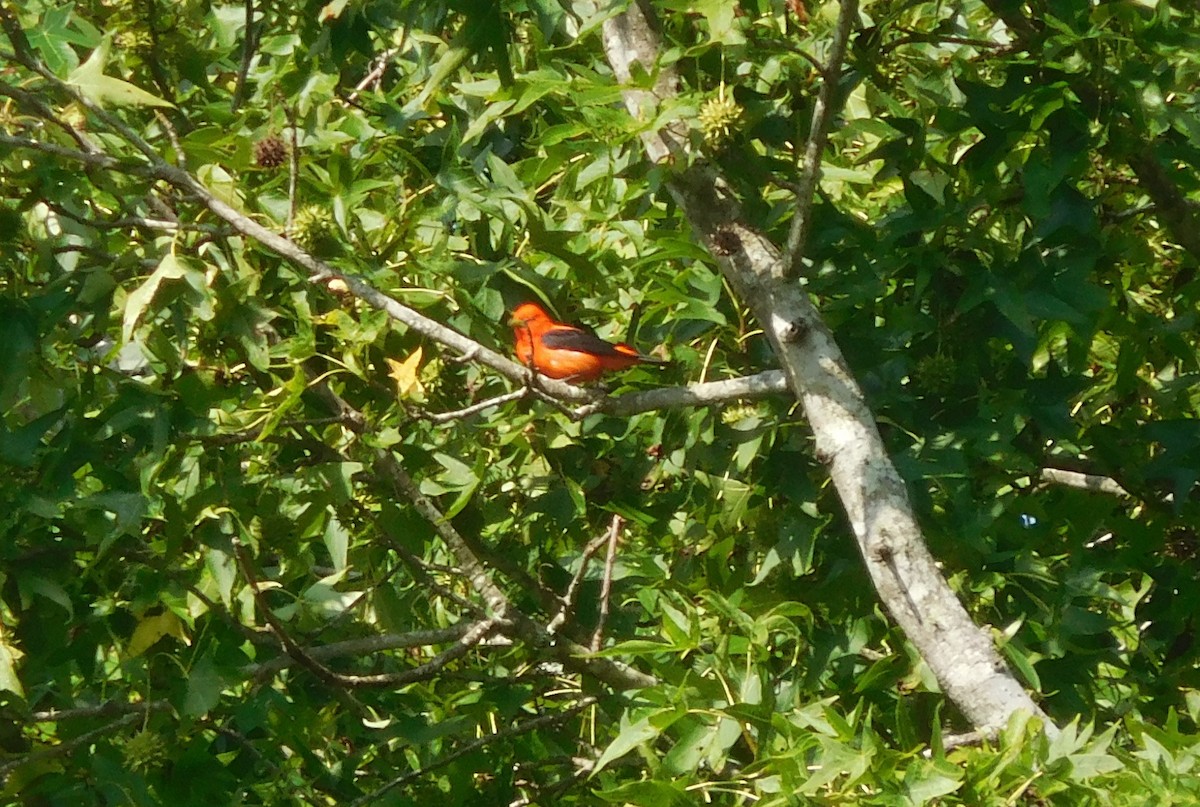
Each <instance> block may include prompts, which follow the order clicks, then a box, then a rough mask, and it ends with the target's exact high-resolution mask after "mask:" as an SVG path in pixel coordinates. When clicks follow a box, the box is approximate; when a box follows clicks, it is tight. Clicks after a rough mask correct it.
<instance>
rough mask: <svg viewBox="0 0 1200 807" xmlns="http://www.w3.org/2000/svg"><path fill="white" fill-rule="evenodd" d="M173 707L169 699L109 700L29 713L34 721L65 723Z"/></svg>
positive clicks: (30, 718) (31, 720) (160, 710)
mask: <svg viewBox="0 0 1200 807" xmlns="http://www.w3.org/2000/svg"><path fill="white" fill-rule="evenodd" d="M170 709H171V703H170V701H167V700H158V701H140V702H138V703H121V702H117V701H109V702H108V703H99V704H96V705H95V706H76V707H74V708H72V709H45V710H42V711H39V712H33V713H32V714H30V715H29V720H30V722H32V723H63V722H66V721H68V720H91V719H93V718H97V717H113V716H115V715H127V714H130V713H136V714H144V713H146V712H165V711H169V710H170Z"/></svg>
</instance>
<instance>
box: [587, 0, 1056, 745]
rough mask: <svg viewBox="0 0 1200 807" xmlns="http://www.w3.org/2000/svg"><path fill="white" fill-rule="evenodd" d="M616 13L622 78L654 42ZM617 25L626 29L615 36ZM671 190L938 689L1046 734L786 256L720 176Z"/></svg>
mask: <svg viewBox="0 0 1200 807" xmlns="http://www.w3.org/2000/svg"><path fill="white" fill-rule="evenodd" d="M617 20H619V21H612V22H611V24H610V23H606V24H605V29H604V30H605V36H604V46H605V51H606V54H607V56H608V60H609V62H610V63H611V64H612V65H613V71H614V73H615V74H616V75H617V76H622V75H631V74H632V65H633V64H634V63H639V64H641V65H642V66H644V67H645V69H647V70H650V69H653V67H654V65H655V64H656V62H657V60H658V56H659V53H658V42H657V37H656V36H655V35H654V33H653V31H654V29H653V26H652V25H651V23H650V21H649V20H648V19H647V17H646V16H645V10H644V8H643V6H641V5H639V4H635V5H632V6H631V7H630V8H629V10H628V11H627V12H625V13H623V14H622V15H620V16H619V17H618V18H617ZM626 31H633V32H635V33H634V35H631V36H625V35H624V32H626ZM661 97H662V96H661V95H660V98H661ZM627 106H632V105H631V104H629V103H628V102H627ZM661 139H662V135H661V134H657V135H656V133H655V132H652V131H651V132H647V133H645V134H643V141H644V142H646V143H647V144H648V146H647V152H648V154H649V155H650V156H651V158H656V159H657V158H658V157H657V155H658V154H659V153H660V151H659V150H658V149H656V148H652V147H651V146H650V145H649V144H653V143H656V142H658V141H660V140H661ZM671 192H672V194H673V196H674V197H675V199H676V201H677V202H678V204H679V206H680V208H681V209H682V210H683V212H684V215H685V216H686V217H687V220H688V222H689V223H690V224H691V227H692V230H693V232H694V233H695V235H696V237H697V238H698V239H699V240H700V241H701V242H702V243H703V244H704V245H705V246H706V247H707V248H708V249H709V251H710V252H712V254H713V256H714V258H715V260H716V261H717V263H718V265H719V266H720V268H721V271H722V273H723V274H724V276H725V278H726V280H728V282H729V284H730V286H731V287H732V288H733V290H734V292H735V293H737V294H738V296H739V297H741V298H742V299H743V300H745V302H746V303H748V305H749V307H750V309H751V310H752V312H753V313H754V315H755V317H756V318H757V319H758V321H759V323H760V324H761V325H762V328H763V330H764V332H765V333H766V335H767V336H768V338H769V339H770V341H771V344H772V346H773V347H774V350H775V353H776V355H777V357H778V358H779V362H780V364H781V365H782V367H783V371H784V375H785V376H786V378H787V382H788V386H789V387H790V389H791V390H792V393H793V394H794V395H795V396H796V398H797V400H799V401H800V402H801V404H802V405H803V407H804V413H805V415H806V418H807V420H808V423H809V424H810V425H811V427H812V430H813V436H814V439H815V443H816V456H817V458H818V459H819V460H821V461H822V462H823V463H825V464H826V466H827V467H828V469H829V475H830V479H831V480H832V482H833V484H834V487H835V488H836V490H837V493H838V496H839V498H840V499H841V502H842V506H843V507H844V508H845V510H846V516H847V520H848V521H849V525H850V528H851V530H852V532H853V534H854V537H855V539H856V541H857V543H858V547H859V551H860V552H861V554H862V557H863V560H864V562H865V564H866V568H867V571H868V573H869V574H870V575H871V579H872V582H873V583H874V584H875V588H876V590H877V591H878V592H879V596H880V598H881V599H882V600H883V602H884V604H885V605H886V606H887V608H888V610H889V611H890V613H891V615H892V617H893V619H895V621H896V622H897V623H898V624H899V625H900V627H901V628H902V629H903V630H904V632H905V634H906V635H907V636H908V638H909V640H910V641H911V642H912V643H913V645H915V647H916V648H917V650H918V651H919V652H920V654H921V656H922V657H923V659H924V660H925V661H926V663H928V664H929V666H930V668H931V669H932V670H933V672H934V674H935V675H936V676H937V679H938V681H939V682H940V684H941V685H942V688H943V690H944V691H945V692H946V694H947V696H948V697H949V698H950V699H951V700H952V701H953V702H954V704H955V705H956V706H958V708H959V709H960V710H962V712H963V713H964V714H965V715H966V716H967V718H968V719H969V720H970V721H971V722H972V723H973V724H974V725H975V726H976V727H977V728H979V729H982V730H985V731H995V730H997V729H999V728H1000V727H1002V726H1004V725H1005V724H1006V723H1007V721H1008V719H1009V717H1010V716H1012V715H1013V714H1015V713H1018V712H1027V713H1029V714H1033V715H1037V716H1040V717H1042V718H1044V719H1045V724H1046V729H1047V731H1048V732H1052V733H1053V732H1054V731H1056V729H1055V727H1054V726H1053V725H1052V724H1051V723H1050V722H1049V720H1048V719H1047V718H1046V717H1045V714H1044V713H1043V712H1042V711H1041V709H1040V708H1039V707H1038V706H1037V704H1035V703H1034V701H1033V699H1032V698H1030V696H1029V695H1028V694H1027V693H1026V692H1025V691H1024V690H1023V689H1022V688H1021V685H1020V684H1019V683H1018V682H1017V680H1016V679H1015V678H1014V677H1013V676H1012V674H1011V673H1010V672H1009V670H1008V668H1007V666H1006V665H1005V664H1004V662H1003V660H1002V659H1001V658H1000V655H999V654H998V653H997V652H996V648H995V646H994V645H993V644H992V641H991V638H990V637H989V636H988V635H987V634H986V633H985V632H984V631H982V630H981V629H980V628H979V627H978V626H976V625H975V624H974V623H973V622H972V621H971V618H970V616H969V615H968V614H967V612H966V610H965V609H964V608H963V607H962V604H961V603H960V602H959V601H958V599H957V598H956V597H955V595H954V592H953V591H952V590H951V589H950V587H949V586H948V585H947V584H946V581H945V580H944V579H943V578H942V576H941V572H940V571H939V570H938V568H937V565H936V563H935V561H934V558H933V556H932V555H931V554H930V553H929V550H928V548H927V547H926V546H925V541H924V538H923V537H922V535H921V530H920V527H919V525H918V524H917V520H916V516H915V514H914V513H913V509H912V505H911V503H910V502H909V500H908V493H907V491H906V489H905V486H904V481H903V479H901V477H900V475H899V473H898V472H897V471H896V468H895V466H894V465H893V464H892V461H891V459H890V458H889V457H888V455H887V451H886V449H885V447H884V444H883V440H882V438H881V437H880V434H879V429H878V428H877V426H876V425H875V421H874V418H873V417H872V414H871V411H870V409H869V408H868V406H867V404H866V400H865V398H864V397H863V393H862V389H861V388H860V387H859V386H858V383H857V382H856V381H855V379H854V377H853V375H852V374H851V372H850V369H849V367H848V366H847V364H846V360H845V358H844V357H843V355H842V352H841V349H840V348H839V347H838V345H837V343H836V342H835V341H834V338H833V334H832V333H831V332H830V330H829V327H828V326H827V325H826V324H825V322H824V321H823V320H822V318H821V316H820V314H819V313H818V312H817V310H816V308H815V307H814V306H813V303H812V301H811V300H810V299H809V297H808V295H807V294H806V292H805V291H804V289H803V288H802V287H801V286H800V285H799V284H797V283H796V282H795V281H794V280H793V279H791V278H790V277H789V272H788V270H789V269H790V266H789V264H788V262H787V260H786V257H785V256H784V255H783V254H782V253H781V252H780V250H779V249H778V248H777V247H776V246H775V245H774V244H773V243H771V242H770V241H769V240H768V239H767V238H766V237H765V236H764V235H762V233H760V232H758V231H756V230H755V229H753V228H751V227H750V226H748V225H747V224H746V223H745V221H744V220H743V219H742V216H741V211H740V209H739V207H738V204H737V201H736V199H734V198H733V196H732V194H731V193H730V191H729V184H728V183H727V182H726V181H725V180H724V179H723V178H722V177H721V176H720V175H719V174H717V173H715V172H714V171H713V170H712V169H710V168H707V167H705V166H702V165H693V166H692V167H690V168H687V169H684V170H682V171H681V172H680V173H679V174H677V175H676V176H675V178H674V179H673V180H672V182H671Z"/></svg>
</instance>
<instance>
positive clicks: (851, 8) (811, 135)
mask: <svg viewBox="0 0 1200 807" xmlns="http://www.w3.org/2000/svg"><path fill="white" fill-rule="evenodd" d="M857 17H858V0H841V2H840V4H839V8H838V21H837V27H836V28H835V29H834V32H833V41H832V42H831V43H830V45H829V60H828V61H827V62H826V63H825V66H824V67H823V68H822V69H821V90H820V92H818V93H817V100H816V102H815V103H814V104H813V113H812V123H811V125H810V126H809V129H808V143H807V145H805V147H804V167H803V168H802V169H801V171H800V187H799V189H798V190H797V192H796V212H795V213H793V214H792V226H791V229H790V230H789V231H788V238H787V245H786V246H785V247H784V250H783V261H784V265H785V271H787V272H788V273H790V274H792V275H799V274H801V273H802V264H803V263H804V248H805V245H806V244H807V242H808V230H809V227H810V226H811V224H812V206H813V198H814V197H815V195H816V190H817V182H818V180H819V179H820V177H821V156H822V155H823V154H824V153H825V144H826V143H827V142H829V123H830V121H831V120H832V119H833V101H834V95H835V93H836V92H837V90H838V86H839V84H840V83H841V81H840V79H841V76H842V61H843V60H845V58H846V43H847V42H848V41H849V39H850V29H851V28H852V27H853V25H854V22H855V20H856V19H857Z"/></svg>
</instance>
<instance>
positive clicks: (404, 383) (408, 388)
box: [387, 348, 425, 398]
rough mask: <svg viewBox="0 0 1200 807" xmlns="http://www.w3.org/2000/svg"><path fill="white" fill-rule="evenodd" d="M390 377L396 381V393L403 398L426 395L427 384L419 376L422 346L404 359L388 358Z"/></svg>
mask: <svg viewBox="0 0 1200 807" xmlns="http://www.w3.org/2000/svg"><path fill="white" fill-rule="evenodd" d="M387 364H388V370H389V372H388V378H390V379H392V380H394V381H395V382H396V394H397V395H399V396H400V397H401V398H413V397H416V398H421V397H424V395H425V386H424V385H423V384H422V383H421V379H419V378H417V371H418V370H419V369H420V365H421V348H417V349H416V350H414V351H413V353H412V355H411V356H409V357H408V358H407V359H405V360H404V361H402V362H401V361H393V360H392V359H388V360H387Z"/></svg>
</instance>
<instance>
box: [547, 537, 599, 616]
mask: <svg viewBox="0 0 1200 807" xmlns="http://www.w3.org/2000/svg"><path fill="white" fill-rule="evenodd" d="M614 518H615V516H614ZM606 543H608V533H607V532H605V533H604V534H603V535H597V536H596V537H595V538H593V539H592V540H590V541H588V543H587V546H585V547H584V548H583V552H582V553H580V555H579V569H578V570H576V572H575V574H574V576H572V577H571V582H570V583H568V584H567V590H566V591H565V592H563V596H562V606H561V607H560V608H559V609H558V612H557V613H556V614H555V615H554V617H553V618H552V619H551V620H550V622H549V624H547V625H546V632H547V633H554V632H555V631H556V630H558V629H559V628H560V627H561V626H562V625H563V623H565V622H566V621H567V620H568V619H570V618H571V612H572V611H573V610H574V608H575V595H576V593H577V592H578V590H579V584H580V583H581V582H583V578H584V576H585V575H587V570H588V564H590V563H591V560H592V556H593V555H595V554H596V553H597V552H599V551H600V547H602V546H604V545H605V544H606Z"/></svg>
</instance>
